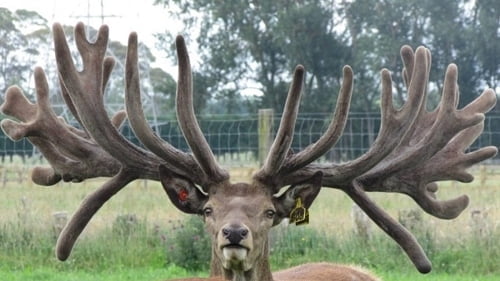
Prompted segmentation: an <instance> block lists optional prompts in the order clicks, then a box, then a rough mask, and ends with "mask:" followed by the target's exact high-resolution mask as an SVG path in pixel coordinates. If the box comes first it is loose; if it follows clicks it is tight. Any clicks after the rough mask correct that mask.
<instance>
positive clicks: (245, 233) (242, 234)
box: [240, 228, 248, 238]
mask: <svg viewBox="0 0 500 281" xmlns="http://www.w3.org/2000/svg"><path fill="white" fill-rule="evenodd" d="M247 235H248V229H246V228H242V229H240V236H241V238H245V237H247Z"/></svg>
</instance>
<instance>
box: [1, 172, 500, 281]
mask: <svg viewBox="0 0 500 281" xmlns="http://www.w3.org/2000/svg"><path fill="white" fill-rule="evenodd" d="M490 169H491V170H492V169H494V168H490ZM498 169H500V167H499V168H498ZM232 173H233V174H234V176H235V177H237V178H240V179H244V178H246V177H248V175H249V174H250V172H249V171H247V170H244V169H237V170H233V171H232ZM481 181H483V183H482V184H479V182H481ZM101 183H102V180H92V181H88V182H85V183H80V184H71V183H64V184H59V185H57V186H54V187H49V188H46V187H39V186H35V185H33V184H30V183H29V182H24V183H22V184H18V183H8V184H7V185H6V186H5V187H3V188H0V192H1V196H0V214H1V216H0V280H2V281H3V280H65V281H68V280H104V281H108V280H166V279H170V278H175V277H186V276H193V275H201V276H204V275H206V274H207V273H208V270H207V264H206V263H205V262H204V261H206V260H207V259H208V258H207V252H206V247H208V245H204V243H206V239H205V240H204V239H198V238H197V241H200V242H199V244H200V245H195V244H196V243H193V242H192V241H193V240H192V238H193V235H195V236H196V237H198V236H200V235H202V233H201V234H200V233H197V232H196V231H199V227H200V225H199V223H198V222H192V220H189V219H187V217H186V216H185V215H184V214H182V213H180V212H179V211H177V210H176V209H175V207H173V206H172V205H171V204H170V203H169V201H168V198H167V197H166V196H165V194H164V191H163V189H162V188H161V187H160V185H159V184H158V183H154V182H144V181H137V182H134V183H132V184H130V186H128V187H127V188H125V189H124V190H123V191H121V192H120V193H119V194H117V195H116V196H115V197H114V198H112V200H111V201H110V202H108V203H107V204H106V205H105V206H104V207H103V208H102V209H101V210H100V211H99V212H98V214H97V215H96V216H95V217H94V218H93V219H92V221H91V223H90V225H89V226H88V227H87V229H86V230H85V231H84V233H83V234H82V237H81V239H80V240H79V241H78V242H77V244H76V246H75V249H74V252H73V253H72V256H71V257H70V258H69V260H68V261H66V262H59V261H57V260H56V259H55V257H54V254H53V252H54V245H55V241H56V233H57V232H58V231H59V227H58V223H57V222H56V219H55V217H54V214H55V213H59V214H62V213H67V214H68V215H70V214H71V213H72V212H74V211H75V210H76V208H77V207H78V205H79V203H80V201H81V200H82V199H83V198H84V197H85V195H86V194H88V193H89V192H91V191H92V190H94V189H95V188H96V187H98V186H99V185H100V184H101ZM498 183H500V177H498V176H497V175H494V174H492V173H487V172H486V173H485V172H483V173H482V175H481V176H479V179H478V181H477V182H476V183H472V184H468V185H464V184H457V185H451V184H450V183H444V184H443V185H442V188H441V190H440V192H439V195H438V196H439V197H440V198H442V199H449V198H452V197H454V196H458V195H461V194H464V193H465V194H468V195H469V197H470V198H471V204H470V206H469V207H468V209H466V210H465V212H464V213H463V214H462V215H461V216H460V217H459V218H457V219H455V220H452V221H441V220H438V219H435V218H433V217H431V216H428V215H426V214H424V213H422V212H420V211H416V210H418V208H417V206H416V205H415V203H414V202H413V201H411V200H410V199H408V198H407V197H405V196H401V195H393V194H373V195H372V198H373V199H374V200H375V201H377V202H378V203H379V204H380V205H381V206H382V207H383V208H384V209H385V210H387V211H388V212H389V213H390V214H391V215H393V216H394V217H396V218H399V219H400V220H401V221H402V222H404V223H405V224H406V225H407V226H408V227H409V228H410V229H412V232H414V234H415V235H416V236H417V238H418V239H419V241H420V242H421V244H422V246H423V247H424V248H425V250H426V252H427V253H428V255H429V257H430V259H431V260H432V262H433V264H434V269H433V272H432V273H430V274H428V275H421V274H419V273H417V272H416V270H415V269H414V268H413V265H412V264H411V262H409V260H408V259H407V258H406V256H405V255H404V254H403V253H402V252H401V250H400V249H399V248H398V247H397V246H396V245H395V243H394V242H392V241H391V240H390V238H388V237H387V236H386V235H385V234H384V233H382V232H381V231H380V230H379V229H378V228H377V227H376V226H371V225H370V226H369V229H371V230H370V231H369V237H370V238H369V239H368V240H366V239H364V238H363V237H362V236H359V235H358V234H356V231H355V230H356V224H355V223H354V222H353V217H352V209H353V208H352V202H351V201H350V200H349V199H348V198H347V197H346V196H345V195H344V194H343V193H341V192H339V191H336V190H326V189H325V190H323V191H322V192H321V195H320V197H319V199H317V201H316V202H315V204H314V205H313V207H312V208H311V223H310V225H308V226H304V227H293V226H290V227H288V226H284V225H283V226H278V227H277V228H276V229H275V230H274V231H273V233H272V237H271V240H272V243H273V244H272V249H271V255H272V263H273V268H276V269H279V268H285V267H288V266H291V265H295V264H300V263H303V262H308V261H325V260H326V261H332V262H343V263H352V264H359V265H362V266H364V267H367V268H369V269H370V270H372V271H374V272H376V273H377V274H378V275H379V276H381V277H382V278H383V279H384V280H386V281H391V280H400V281H404V280H440V281H447V280H457V281H461V280H464V281H465V280H467V281H473V280H481V281H489V280H495V281H496V280H499V276H500V268H499V266H498V264H500V231H499V221H500V203H499V199H498V198H499V197H498V195H499V190H500V189H499V188H498ZM408 214H410V215H409V216H408ZM189 231H191V232H189ZM193 231H194V232H196V233H194V234H192V233H193ZM190 235H191V236H190ZM183 238H185V239H184V240H183ZM203 241H205V242H203ZM184 245H186V246H184ZM193 247H198V248H193ZM193 253H196V256H195V257H193V256H192V254H193ZM183 259H184V260H183ZM196 259H197V260H196ZM195 260H196V261H195ZM200 260H201V261H200ZM174 263H175V264H178V265H179V266H176V265H174ZM183 264H184V266H180V265H183ZM185 268H189V269H190V271H189V270H186V269H185ZM193 269H194V270H193Z"/></svg>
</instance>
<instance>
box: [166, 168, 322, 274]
mask: <svg viewBox="0 0 500 281" xmlns="http://www.w3.org/2000/svg"><path fill="white" fill-rule="evenodd" d="M160 175H161V179H162V180H161V181H162V185H163V187H164V189H165V191H166V192H167V194H168V196H169V198H170V200H171V201H172V203H173V204H174V205H175V206H177V208H179V209H180V210H181V211H183V212H185V213H190V214H199V215H202V216H203V218H204V221H205V226H206V229H207V231H208V233H209V234H210V235H211V238H212V250H213V255H214V258H215V259H217V261H218V262H219V263H220V264H221V265H222V267H223V268H224V269H225V270H231V271H249V270H251V269H253V268H254V267H255V265H256V263H258V262H259V261H260V260H266V261H267V257H268V233H269V231H270V229H271V228H272V227H273V226H275V225H277V224H279V223H280V222H281V221H282V220H283V219H284V218H287V217H288V216H289V214H290V212H291V211H292V210H293V209H294V207H295V205H296V202H297V201H298V200H299V199H300V202H303V204H304V207H305V208H309V206H310V205H311V204H312V202H313V200H314V198H316V196H317V195H318V193H319V190H320V188H321V177H322V175H321V173H319V174H316V175H314V176H313V177H311V178H310V179H308V180H307V181H306V182H304V183H301V184H298V185H293V186H290V187H289V188H288V189H287V190H286V191H285V192H283V193H282V194H281V195H280V196H276V195H275V194H272V193H271V191H270V190H272V189H271V188H268V187H266V186H265V185H263V184H261V183H259V182H257V181H254V182H253V183H251V184H248V183H236V184H230V183H229V182H224V183H221V184H217V185H214V186H211V187H210V188H208V189H207V190H209V192H208V194H205V193H202V192H201V191H200V190H199V189H198V188H197V187H196V186H195V185H194V184H193V183H192V182H191V181H190V180H188V179H185V178H182V177H180V176H176V175H173V174H172V173H170V172H169V171H168V170H166V169H164V168H160Z"/></svg>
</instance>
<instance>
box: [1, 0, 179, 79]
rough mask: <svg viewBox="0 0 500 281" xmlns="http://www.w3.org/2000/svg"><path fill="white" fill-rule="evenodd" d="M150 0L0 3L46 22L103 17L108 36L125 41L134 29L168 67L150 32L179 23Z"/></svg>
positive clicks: (16, 0)
mask: <svg viewBox="0 0 500 281" xmlns="http://www.w3.org/2000/svg"><path fill="white" fill-rule="evenodd" d="M153 2H154V0H79V1H78V0H0V6H1V7H6V8H8V9H10V10H16V9H26V10H32V11H36V12H38V13H39V14H41V15H42V16H43V17H44V18H46V19H47V20H48V22H49V26H51V25H52V23H54V22H59V23H62V24H67V25H75V24H76V23H77V22H79V21H81V22H83V23H85V24H90V25H91V26H93V27H94V28H99V26H100V25H101V24H102V21H103V19H104V23H105V24H107V25H108V26H109V30H110V39H111V40H115V41H120V42H122V43H123V44H126V43H127V40H128V35H129V33H130V32H131V31H136V32H137V33H138V34H139V40H140V41H141V42H144V43H145V44H146V45H147V46H148V47H149V48H150V49H151V50H152V51H153V52H154V53H155V55H156V57H157V60H158V63H159V64H162V65H161V67H162V68H166V69H170V70H171V68H172V65H171V64H172V62H170V61H166V60H165V58H162V57H161V56H163V55H164V53H163V52H158V51H157V50H156V46H155V42H156V40H155V38H154V34H155V33H160V32H164V31H165V30H167V29H168V30H169V31H171V32H175V33H178V32H180V27H179V25H177V24H176V23H175V21H172V20H170V19H168V12H167V11H166V9H165V8H163V7H162V6H155V5H153ZM101 3H102V8H101ZM102 15H104V18H102V17H101V16H102ZM89 16H90V17H89ZM167 64H169V65H167ZM159 66H160V65H159ZM169 72H171V71H169Z"/></svg>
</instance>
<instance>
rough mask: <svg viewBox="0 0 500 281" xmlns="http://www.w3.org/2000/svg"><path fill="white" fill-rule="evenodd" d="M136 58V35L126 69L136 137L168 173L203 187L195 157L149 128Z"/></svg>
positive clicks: (201, 174)
mask: <svg viewBox="0 0 500 281" xmlns="http://www.w3.org/2000/svg"><path fill="white" fill-rule="evenodd" d="M137 64H138V55H137V34H136V33H131V34H130V36H129V41H128V48H127V60H126V64H125V68H126V79H125V83H126V87H125V88H126V96H125V100H126V101H125V104H126V107H127V112H129V114H128V116H129V122H130V125H131V127H132V129H133V130H134V134H135V135H136V136H137V138H139V140H140V141H141V142H142V143H143V144H144V146H146V147H147V148H148V149H149V150H150V151H151V152H153V153H154V154H156V155H157V156H159V157H161V158H162V159H163V160H165V161H166V162H167V163H166V165H167V168H168V169H169V170H174V171H179V173H180V174H181V175H182V176H184V177H186V178H188V177H189V178H193V177H194V181H195V182H196V183H198V184H200V185H202V186H204V184H205V183H206V182H207V179H206V178H205V177H204V176H205V174H204V173H203V171H202V170H201V168H200V166H199V165H198V163H197V162H196V160H195V159H194V158H193V157H192V155H190V154H188V153H184V152H182V151H180V150H178V149H176V148H175V147H173V146H172V145H170V144H169V143H168V142H165V141H163V140H162V139H161V138H160V137H158V136H157V135H156V134H155V133H154V132H153V130H152V129H151V127H150V126H149V125H148V123H147V121H146V118H145V116H144V111H143V108H142V102H141V90H140V86H139V85H140V84H139V68H138V65H137Z"/></svg>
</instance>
